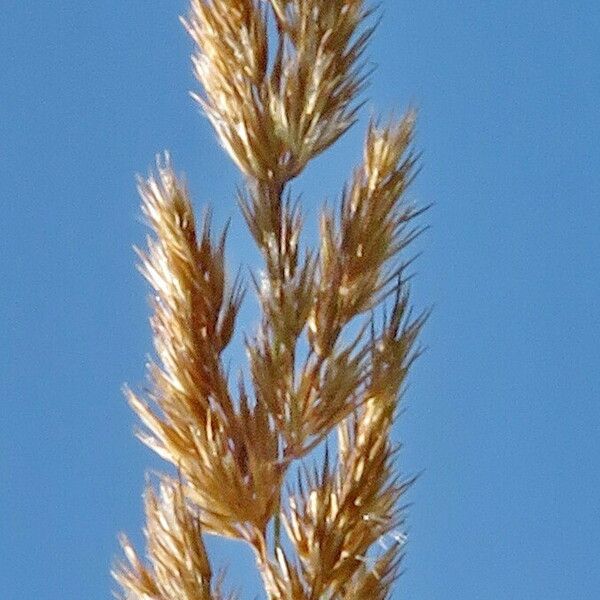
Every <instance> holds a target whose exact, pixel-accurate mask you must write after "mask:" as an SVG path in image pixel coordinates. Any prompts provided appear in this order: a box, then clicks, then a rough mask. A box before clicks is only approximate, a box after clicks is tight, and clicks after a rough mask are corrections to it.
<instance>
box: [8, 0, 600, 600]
mask: <svg viewBox="0 0 600 600" xmlns="http://www.w3.org/2000/svg"><path fill="white" fill-rule="evenodd" d="M1 6H2V18H1V19H0V205H1V207H2V210H1V213H0V214H1V215H2V217H1V219H0V229H1V231H0V282H1V283H0V342H1V344H0V402H1V403H2V404H1V406H2V413H1V418H0V597H1V598H2V599H3V600H28V599H29V598H36V600H58V599H68V600H70V599H79V598H85V599H86V600H96V599H101V598H108V597H109V595H110V590H111V588H113V584H112V582H111V580H110V577H109V568H110V564H111V561H112V560H113V558H114V557H115V556H116V555H118V549H117V543H116V534H117V532H118V531H119V530H126V531H127V532H128V533H130V534H131V535H132V537H133V539H134V540H136V541H137V542H139V541H140V539H141V535H140V530H141V527H142V507H141V491H142V489H143V485H144V471H145V470H147V469H149V468H156V467H157V466H160V463H159V462H158V461H157V460H155V459H154V457H153V456H152V455H151V454H150V452H149V451H147V450H146V449H144V448H143V447H142V446H141V445H140V444H139V443H138V442H137V441H136V440H135V439H134V438H133V436H132V435H131V433H132V428H133V425H134V422H135V420H134V417H133V415H132V413H131V412H130V411H129V409H128V408H127V406H126V404H125V402H124V400H123V398H122V396H121V393H120V387H121V385H122V383H123V382H125V381H127V382H130V383H131V384H133V385H134V386H136V385H139V384H141V383H142V382H143V380H144V361H145V357H146V355H147V354H148V353H149V352H150V351H151V345H150V344H151V341H150V334H149V328H148V326H147V322H146V319H147V315H148V308H147V303H146V294H147V288H146V286H145V284H144V283H143V281H142V280H141V278H140V276H139V275H138V274H137V273H136V271H135V270H134V267H133V263H134V255H133V252H132V251H131V245H132V243H138V244H143V236H144V227H143V226H142V224H141V222H140V218H139V210H138V199H137V196H136V192H135V185H134V178H133V175H134V173H135V172H140V171H141V172H146V171H147V170H148V168H149V167H150V166H151V164H152V162H153V156H154V155H155V153H156V152H158V151H161V150H163V149H167V148H168V149H170V150H171V152H172V155H173V158H174V161H175V164H176V167H177V169H178V170H181V171H184V172H186V173H187V177H188V181H189V184H190V187H191V189H192V192H193V193H194V197H195V202H196V205H197V206H198V208H200V207H201V206H203V205H204V204H205V203H207V202H210V203H212V205H213V206H214V207H215V219H216V221H217V222H218V223H219V224H222V223H223V222H224V221H225V219H226V218H227V217H229V216H232V217H233V219H234V223H233V228H232V235H231V238H230V247H229V250H230V263H231V265H232V267H233V268H235V266H236V265H237V264H239V263H240V262H243V263H244V264H256V254H255V252H254V250H253V249H252V246H251V244H250V242H249V239H248V236H247V235H246V234H245V233H244V230H243V227H242V225H241V219H240V217H239V215H238V213H237V209H236V207H235V205H234V201H233V195H234V189H235V184H236V183H238V182H239V181H240V179H239V176H238V174H237V173H236V171H235V169H234V168H233V166H232V164H231V162H230V160H229V159H228V158H227V157H226V156H225V155H224V154H223V153H222V152H221V150H220V149H219V147H218V145H217V143H216V142H215V140H214V137H213V134H212V131H211V130H210V127H209V125H208V123H207V121H206V120H205V119H203V118H202V117H200V116H198V111H197V109H196V107H195V106H194V105H193V103H192V101H191V99H190V98H189V96H188V95H187V94H186V92H187V90H189V89H192V88H194V87H195V84H194V82H193V79H192V76H191V72H190V64H189V59H188V56H189V53H190V50H191V44H190V42H189V40H188V39H187V38H186V35H185V34H184V32H183V30H182V28H181V27H180V25H179V23H178V20H177V16H178V15H179V14H182V13H184V12H185V11H186V5H185V2H183V1H177V2H173V1H170V2H165V1H159V0H128V1H127V2H123V1H122V0H118V1H117V0H105V1H103V2H86V1H83V2H82V1H81V0H72V1H68V0H62V1H57V2H44V1H42V0H2V3H1ZM383 9H384V15H383V21H382V23H381V26H380V28H379V30H378V33H377V34H376V36H375V39H374V42H373V44H372V46H371V51H370V56H371V57H372V59H373V60H374V61H375V62H376V63H377V64H378V69H377V71H376V72H375V75H374V77H373V86H372V87H371V89H370V92H369V97H370V101H369V103H368V104H367V107H366V109H365V110H364V112H363V116H364V117H365V119H363V121H362V122H361V124H360V126H357V127H356V128H354V129H353V130H352V132H351V133H350V134H349V135H348V136H347V137H345V138H344V140H343V141H342V142H340V144H339V145H338V146H337V147H336V148H335V150H332V151H331V152H329V153H327V155H326V156H325V157H323V158H322V159H321V160H320V161H318V163H315V164H314V165H313V166H311V167H310V168H309V169H308V171H307V172H306V174H305V176H303V177H302V178H301V181H299V182H298V184H296V185H295V189H296V190H300V189H303V190H304V192H305V194H304V199H305V200H304V201H305V206H306V208H307V213H308V215H309V219H314V217H315V212H316V210H315V207H316V206H317V205H318V203H320V202H321V201H322V200H323V199H324V198H329V199H330V200H334V199H335V198H337V196H338V192H339V190H340V187H341V184H342V182H343V180H344V179H345V178H346V176H347V175H348V173H349V172H350V169H351V167H352V166H353V165H354V164H355V163H356V162H357V161H358V160H359V158H360V143H361V140H362V133H363V129H364V123H365V120H366V117H368V116H369V113H373V112H374V111H375V108H374V107H375V106H376V107H377V110H378V111H379V110H380V111H382V112H383V113H384V114H385V113H386V112H388V111H390V110H395V111H396V112H399V111H401V110H403V109H404V107H406V106H407V105H408V104H409V103H410V102H412V103H414V104H416V105H417V106H419V107H420V120H419V126H418V135H417V145H418V147H419V148H420V149H423V151H424V159H423V171H422V173H421V174H420V176H419V178H418V181H417V182H416V184H415V185H414V187H413V188H412V189H411V191H410V194H411V196H412V197H413V198H415V199H417V200H418V201H419V202H421V203H422V204H427V203H430V202H434V203H435V207H434V208H433V209H432V210H431V211H429V213H428V214H427V215H426V217H425V218H424V222H425V221H426V222H427V223H429V224H430V225H431V226H432V227H431V229H430V231H429V232H428V233H427V234H426V235H425V236H423V237H422V238H421V239H420V240H419V242H418V248H417V247H415V250H416V249H419V250H421V249H422V250H424V255H423V256H422V257H421V258H420V259H419V262H418V267H417V269H418V277H417V278H416V280H415V287H414V292H415V296H414V297H415V303H416V305H417V306H418V307H425V306H428V305H430V304H434V305H435V311H434V314H433V317H432V318H431V320H430V322H429V325H428V327H427V328H426V331H425V334H424V337H423V341H424V343H425V344H426V345H427V346H428V347H429V351H428V352H427V353H426V354H425V356H424V357H423V358H422V359H421V360H420V362H419V363H418V365H417V366H416V368H415V369H414V371H413V373H412V376H411V385H410V388H409V390H408V393H407V397H406V409H407V411H406V413H405V414H404V415H403V417H402V419H401V422H400V423H399V426H398V429H397V435H398V438H399V439H402V440H403V442H404V444H405V449H404V451H403V454H402V461H403V462H402V465H403V469H404V470H405V472H407V473H415V472H418V471H421V470H424V475H423V476H422V477H421V479H420V480H419V482H418V484H417V485H416V486H415V487H414V488H413V489H412V491H411V492H410V501H411V502H412V503H413V505H412V507H411V508H410V515H409V539H410V541H409V546H408V556H407V560H406V562H405V565H404V566H405V569H406V573H405V575H404V576H403V577H402V579H401V580H400V582H399V585H398V587H397V591H396V593H395V595H394V597H395V598H421V599H427V600H447V599H448V598H458V597H460V598H462V599H464V600H466V599H472V600H481V599H490V600H492V599H493V600H502V599H507V600H512V599H519V600H526V599H531V600H538V599H540V598H544V599H545V600H566V599H571V598H572V599H578V600H584V599H595V598H598V594H599V591H600V517H599V506H600V405H599V402H598V400H599V395H600V394H599V392H600V374H599V369H598V367H599V358H600V352H599V343H598V341H599V337H600V331H599V328H598V324H599V322H598V297H599V292H600V279H599V277H598V267H599V265H600V261H599V250H600V244H599V241H598V227H599V225H600V207H599V202H598V200H599V192H600V112H599V110H598V103H599V101H600V76H599V73H600V71H599V68H598V64H599V61H600V37H599V35H598V32H599V31H600V4H598V3H597V2H592V1H589V2H585V1H566V0H565V1H562V2H557V1H551V0H548V1H545V2H542V1H524V2H516V1H511V0H508V1H503V2H499V1H496V2H460V1H449V0H448V1H437V2H433V1H426V0H425V1H420V2H405V1H395V0H385V1H384V2H383ZM254 309H255V304H254V301H253V300H252V299H251V298H250V299H249V301H248V302H247V303H246V306H245V308H244V311H243V319H242V320H243V323H244V325H245V326H246V327H248V328H249V329H252V327H253V326H254V324H255V322H256V314H255V312H254ZM240 356H241V354H240V353H238V354H237V355H236V354H235V353H233V358H234V359H237V358H239V357H240ZM211 547H214V549H215V553H216V555H218V558H219V560H221V559H223V560H226V557H227V556H228V557H229V558H228V560H229V563H230V564H231V568H230V575H231V577H230V580H229V581H230V583H231V586H232V587H240V586H241V587H242V588H244V590H245V593H244V595H243V597H244V598H250V597H252V595H253V594H254V593H256V590H257V589H258V588H257V587H256V583H257V579H256V575H255V574H253V571H252V570H251V558H250V557H249V554H248V552H247V551H246V550H244V549H240V548H239V547H238V546H237V545H235V544H234V545H231V544H228V545H225V546H222V545H221V544H217V545H216V547H215V546H214V544H211Z"/></svg>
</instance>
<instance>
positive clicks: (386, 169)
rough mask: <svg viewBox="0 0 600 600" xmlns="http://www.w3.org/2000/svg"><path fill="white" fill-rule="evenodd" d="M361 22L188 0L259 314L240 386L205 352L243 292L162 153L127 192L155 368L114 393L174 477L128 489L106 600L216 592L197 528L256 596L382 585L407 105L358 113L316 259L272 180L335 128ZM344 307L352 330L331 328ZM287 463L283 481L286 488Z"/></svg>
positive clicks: (404, 366)
mask: <svg viewBox="0 0 600 600" xmlns="http://www.w3.org/2000/svg"><path fill="white" fill-rule="evenodd" d="M370 15H371V11H370V10H369V9H368V8H367V7H366V6H365V2H364V1H363V0H269V1H267V0H191V10H190V14H189V17H188V18H187V19H186V20H185V21H184V23H185V25H186V28H187V30H188V31H189V33H190V35H191V36H192V38H193V40H194V42H195V44H196V53H195V55H194V59H193V62H194V70H195V74H196V76H197V78H198V81H199V82H200V84H201V86H202V90H203V92H202V93H201V94H199V95H197V96H196V98H197V100H198V102H199V103H200V104H201V106H202V107H203V109H204V112H205V113H206V114H207V116H208V118H209V119H210V121H211V123H212V124H213V126H214V128H215V130H216V132H217V135H218V137H219V139H220V141H221V143H222V145H223V147H224V148H225V149H226V150H227V152H228V153H229V154H230V155H231V157H232V158H233V160H234V161H235V163H236V164H237V165H238V167H239V168H240V169H241V171H242V172H243V174H244V175H245V177H246V183H247V185H246V188H245V190H244V191H241V192H240V193H239V198H238V200H239V204H240V206H241V209H242V213H243V215H244V217H245V220H246V223H247V225H248V228H249V230H250V232H251V234H252V236H253V238H254V240H255V242H256V244H257V246H258V248H259V250H260V252H261V253H262V256H263V258H264V263H265V268H264V272H265V276H264V277H263V278H262V279H261V280H260V281H256V280H255V282H254V283H255V288H256V291H257V294H258V298H259V301H260V306H261V310H262V320H261V324H260V327H259V331H258V332H257V333H256V335H255V336H254V337H252V338H249V339H247V341H246V349H247V355H248V359H249V364H250V375H251V377H250V378H251V384H252V393H249V392H248V391H247V390H248V384H247V383H244V381H243V378H240V384H239V386H238V390H237V394H233V393H232V391H231V388H230V384H229V381H228V378H227V374H226V371H225V369H224V366H223V360H222V353H223V351H224V350H225V348H226V347H227V346H228V344H229V343H230V341H231V339H232V335H233V333H234V331H235V327H236V317H237V314H238V311H239V308H240V305H241V302H242V299H243V287H242V284H241V281H240V280H239V278H236V279H234V280H233V281H230V280H229V278H228V276H227V274H226V270H225V238H226V233H225V232H223V233H222V234H221V235H220V236H218V238H217V239H216V240H215V239H214V236H213V235H212V232H211V227H210V220H209V219H208V218H207V217H205V219H204V223H203V225H202V227H200V229H197V228H196V223H195V218H194V213H193V210H192V205H191V202H190V199H189V194H188V192H187V190H186V188H185V186H184V185H183V184H182V182H181V181H180V180H179V179H178V178H177V176H176V175H175V173H174V171H173V169H172V167H171V165H170V162H169V160H168V157H167V159H166V160H165V161H164V162H163V163H159V165H158V173H157V175H156V176H151V177H149V178H148V179H147V180H142V181H140V185H139V189H140V193H141V197H142V208H143V212H144V215H145V217H146V219H147V221H148V223H149V225H150V227H151V228H152V230H153V231H154V237H149V239H148V250H147V251H146V252H139V255H140V259H141V271H142V273H143V274H144V276H145V277H146V279H147V280H148V281H149V283H150V285H151V286H152V288H153V290H154V295H153V302H152V304H153V316H152V319H151V323H152V330H153V334H154V343H155V350H156V355H157V359H158V360H157V361H156V362H153V363H152V364H151V365H150V366H149V373H150V379H151V391H150V393H149V394H148V395H147V397H146V399H144V398H142V397H140V396H139V395H137V394H135V393H133V392H132V391H130V390H128V391H127V395H128V397H129V401H130V403H131V405H132V407H133V409H134V410H135V411H136V412H137V414H138V415H139V417H140V419H141V421H142V423H143V424H144V426H145V429H144V430H143V431H141V432H140V433H139V437H140V438H141V439H142V441H143V442H144V443H146V444H147V445H148V446H150V447H151V448H152V449H153V450H154V451H156V452H157V453H158V454H159V455H160V456H161V457H162V458H164V459H165V460H167V461H169V462H170V463H172V465H174V467H175V468H176V470H177V472H178V473H179V479H177V480H171V479H168V478H164V479H163V480H162V481H161V484H160V491H159V492H158V493H156V492H154V491H152V489H149V490H148V491H147V493H146V517H147V530H146V536H147V543H148V559H149V566H148V567H146V566H144V564H143V563H142V561H140V559H139V558H138V557H137V555H136V554H135V552H134V550H133V549H132V547H131V544H130V543H129V542H128V541H127V539H126V538H123V540H122V545H123V548H124V551H125V554H126V557H127V559H128V562H129V565H121V566H120V567H119V568H118V569H117V571H116V574H115V576H116V578H117V580H118V581H119V583H120V584H121V586H122V588H123V591H124V594H125V596H124V597H125V598H129V599H137V600H149V599H152V600H204V599H207V600H208V599H215V600H216V599H220V598H223V596H222V593H221V592H220V586H219V585H218V584H214V583H213V582H212V572H211V567H210V563H209V558H208V556H207V553H206V550H205V547H204V543H203V535H204V534H205V533H209V534H216V535H220V536H227V537H231V538H234V539H239V540H242V541H244V542H246V543H248V544H249V545H250V546H251V547H252V548H253V549H254V551H255V555H256V559H257V562H258V566H259V568H260V571H261V574H262V576H263V581H264V584H265V590H266V593H267V595H268V597H269V598H271V599H274V600H275V599H278V600H316V599H334V598H335V599H347V600H361V599H363V598H369V599H373V600H376V599H384V598H388V597H389V593H390V590H391V586H392V584H393V582H394V580H395V578H396V577H397V575H398V567H399V562H400V559H401V556H402V552H403V544H404V541H405V539H404V536H403V534H402V533H401V527H402V524H403V511H402V510H401V508H400V506H399V498H400V496H401V495H402V494H403V492H404V491H405V490H406V487H407V486H408V485H409V482H407V481H404V480H402V479H401V478H400V477H399V475H398V474H397V472H396V467H395V462H394V460H395V455H396V448H395V446H394V444H393V443H392V441H391V428H392V424H393V422H394V418H395V414H396V409H397V406H398V400H399V396H400V394H401V391H402V387H403V383H404V381H405V378H406V375H407V372H408V370H409V367H410V365H411V364H412V362H413V360H414V359H415V357H416V354H417V352H416V350H415V347H416V346H415V343H416V339H417V337H418V334H419V331H420V330H421V328H422V325H423V322H424V320H425V316H424V315H421V316H419V317H416V318H413V317H411V314H410V310H409V290H408V287H407V284H406V281H405V279H404V278H403V274H404V273H405V269H406V265H407V263H408V261H406V260H403V255H404V252H403V250H404V249H405V248H406V246H407V245H408V244H409V243H410V242H411V241H412V240H413V239H414V237H415V236H416V235H418V233H419V231H420V230H419V229H418V228H415V227H413V225H412V223H413V220H414V218H415V217H416V216H417V215H418V211H417V210H416V209H415V207H414V206H412V205H411V204H409V203H407V202H406V201H405V199H404V192H405V191H406V188H407V186H408V185H409V183H410V181H411V179H412V177H413V176H414V167H415V157H414V155H413V154H412V152H411V143H412V132H413V126H414V114H413V113H412V112H410V113H408V114H407V115H406V116H405V117H404V118H402V119H401V120H400V121H399V122H390V123H389V124H387V125H383V126H382V125H378V124H377V123H375V122H372V123H371V124H370V126H369V128H368V132H367V136H366V140H365V144H364V152H363V160H362V164H361V165H360V166H359V167H358V168H357V169H356V170H355V172H354V175H353V177H352V178H351V180H350V181H349V182H348V184H347V185H346V188H345V190H344V192H343V194H342V202H341V206H340V212H339V216H338V217H335V216H334V214H333V213H331V212H330V211H325V210H324V211H323V213H322V216H321V227H320V231H321V236H320V237H321V241H320V248H319V249H318V250H311V249H305V248H303V245H302V244H301V240H300V238H301V232H302V223H303V216H302V212H301V209H300V206H299V205H298V203H297V202H294V201H292V199H291V194H290V192H289V188H288V186H289V183H290V181H291V180H292V179H293V178H295V177H296V176H297V175H298V174H299V173H300V172H301V171H302V170H303V169H304V167H305V166H306V164H307V163H308V162H309V161H310V160H311V159H313V158H315V157H316V156H317V155H318V154H320V153H321V152H322V151H323V150H325V149H326V148H328V147H329V146H330V145H331V144H333V143H334V142H335V141H336V140H337V139H338V138H339V137H340V136H341V135H342V134H343V133H344V132H345V131H347V129H348V128H349V127H350V126H351V125H352V124H353V123H354V122H355V121H356V115H357V110H358V108H359V106H360V104H359V103H358V100H359V98H358V96H359V95H360V92H361V91H362V90H363V88H364V86H365V82H366V75H367V74H366V72H365V69H364V59H363V53H364V51H365V48H366V46H367V42H368V40H369V38H370V36H371V34H372V32H373V28H372V27H369V26H366V25H365V23H366V21H367V19H368V17H369V16H370ZM270 19H272V20H273V21H272V22H273V25H274V26H273V28H272V30H273V31H272V33H271V34H269V30H270V27H269V20H270ZM270 43H274V47H273V51H272V52H270V50H269V44H270ZM385 304H387V305H388V309H389V317H384V319H383V324H382V325H380V326H378V325H377V320H376V314H377V313H378V312H379V308H380V307H382V306H383V305H385ZM390 305H391V307H390ZM357 317H358V318H361V319H362V320H363V321H364V326H363V327H362V328H361V329H360V331H359V333H358V334H355V335H354V337H349V332H350V331H351V330H352V329H353V323H354V322H355V321H356V318H357ZM300 348H306V350H305V356H304V357H303V358H302V360H299V356H298V355H299V352H300V350H299V349H300ZM335 432H337V443H335V444H333V447H335V459H331V454H330V451H329V449H328V447H329V444H330V443H331V440H330V437H331V434H333V433H335ZM323 442H324V443H325V444H326V446H327V448H326V454H325V460H324V462H323V464H322V466H321V467H320V468H314V469H311V468H309V467H308V466H307V464H306V457H307V455H308V454H309V453H310V452H311V450H313V449H314V448H316V447H317V446H318V445H319V444H321V443H323ZM297 462H298V464H299V465H300V468H299V470H298V481H297V483H296V484H295V485H288V486H286V485H285V483H286V481H287V479H286V474H288V473H290V468H291V466H292V465H295V464H296V463H297ZM288 479H289V478H288ZM281 524H283V530H284V532H285V535H286V537H287V542H286V543H284V542H283V541H282V535H284V533H283V532H282V531H281V530H280V525H281ZM272 525H274V527H273V529H274V531H275V535H274V540H273V542H272V543H271V542H270V541H269V540H268V539H267V532H268V531H270V529H271V526H272ZM379 546H383V548H384V550H383V551H382V552H374V549H376V548H378V547H379Z"/></svg>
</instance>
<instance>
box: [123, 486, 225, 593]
mask: <svg viewBox="0 0 600 600" xmlns="http://www.w3.org/2000/svg"><path fill="white" fill-rule="evenodd" d="M145 504H146V523H147V525H146V540H147V544H148V549H147V550H148V558H149V561H150V567H146V566H144V564H143V563H142V561H141V560H140V558H139V557H138V555H137V554H136V552H135V550H134V549H133V547H132V545H131V543H130V542H129V540H128V539H127V538H126V537H125V536H121V545H122V547H123V551H124V553H125V556H126V557H127V561H128V563H129V564H125V563H122V564H120V565H119V566H118V567H117V569H116V571H115V572H114V576H115V578H116V579H117V581H118V582H119V583H120V584H121V586H122V588H123V590H124V591H125V592H126V594H127V595H126V596H125V597H124V598H126V599H128V600H148V599H149V598H152V600H225V598H226V597H225V596H224V595H223V594H222V592H221V590H220V585H219V583H218V581H217V583H216V585H213V581H212V580H213V575H212V570H211V567H210V564H209V562H208V556H207V554H206V548H205V547H204V542H203V539H202V528H201V526H200V520H199V519H198V517H197V516H196V515H195V514H194V512H193V511H192V510H191V509H190V507H189V506H188V505H187V503H186V500H185V495H184V493H183V490H182V488H181V485H180V483H179V482H177V481H171V480H168V479H166V478H165V479H163V481H162V482H161V484H160V490H159V492H158V494H157V493H156V492H154V491H153V490H152V489H151V488H149V489H148V490H147V491H146V498H145ZM228 598H229V599H230V600H233V596H228Z"/></svg>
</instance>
